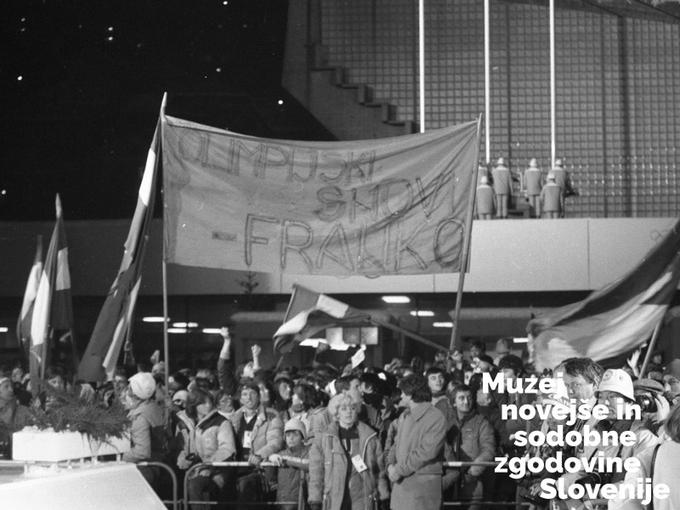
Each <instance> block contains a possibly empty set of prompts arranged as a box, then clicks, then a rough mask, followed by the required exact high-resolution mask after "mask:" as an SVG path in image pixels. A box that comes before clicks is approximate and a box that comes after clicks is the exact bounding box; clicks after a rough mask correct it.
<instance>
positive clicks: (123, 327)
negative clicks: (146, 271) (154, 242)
mask: <svg viewBox="0 0 680 510" xmlns="http://www.w3.org/2000/svg"><path fill="white" fill-rule="evenodd" d="M159 130H160V121H159V123H158V124H157V125H156V130H155V132H154V135H153V140H152V142H151V147H150V148H149V152H148V154H147V158H146V166H145V167H144V175H143V177H142V183H141V185H140V187H139V194H138V197H137V207H136V208H135V214H134V216H133V218H132V223H131V225H130V230H129V232H128V236H127V239H126V241H125V250H124V252H123V259H122V261H121V264H120V269H119V270H118V275H117V276H116V278H115V280H114V281H113V284H112V285H111V289H110V290H109V293H108V295H107V296H106V300H105V301H104V305H103V306H102V309H101V311H100V312H99V317H98V318H97V322H96V324H95V326H94V330H93V331H92V336H91V337H90V341H89V343H88V345H87V348H86V349H85V354H84V355H83V358H82V360H81V362H80V366H79V367H78V377H79V378H80V379H83V380H85V381H101V380H105V379H112V378H113V372H114V371H115V368H116V364H117V363H118V357H119V355H120V351H121V349H122V347H123V344H124V343H125V340H126V338H127V334H128V330H129V328H130V324H131V322H132V317H133V314H134V309H135V304H136V302H137V295H138V293H139V288H140V285H141V281H142V263H143V261H144V253H145V251H146V244H147V240H148V238H149V227H150V225H151V220H152V218H153V207H154V198H155V193H154V191H155V189H156V175H157V173H158V154H159V153H160V133H159Z"/></svg>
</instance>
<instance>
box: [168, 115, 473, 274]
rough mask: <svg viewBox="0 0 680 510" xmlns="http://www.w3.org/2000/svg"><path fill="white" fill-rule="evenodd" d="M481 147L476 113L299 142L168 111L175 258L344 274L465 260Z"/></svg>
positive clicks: (424, 268) (416, 270)
mask: <svg viewBox="0 0 680 510" xmlns="http://www.w3.org/2000/svg"><path fill="white" fill-rule="evenodd" d="M478 147H479V135H478V122H476V121H475V122H470V123H466V124H461V125H458V126H452V127H448V128H444V129H439V130H434V131H430V132H427V133H424V134H417V135H407V136H401V137H395V138H385V139H379V140H362V141H352V142H298V141H287V140H286V141H284V140H270V139H263V138H256V137H251V136H246V135H241V134H238V133H232V132H229V131H224V130H219V129H215V128H211V127H208V126H203V125H200V124H195V123H192V122H189V121H185V120H181V119H177V118H173V117H164V119H163V128H162V152H163V176H164V193H165V218H164V219H165V232H166V234H165V243H166V254H167V260H168V262H172V263H176V264H182V265H189V266H200V267H211V268H224V269H238V270H251V271H260V272H282V273H292V274H324V275H338V276H349V275H367V276H378V275H386V274H424V273H442V272H457V271H459V269H460V265H461V260H462V250H463V239H464V236H465V231H466V229H467V228H469V227H468V226H466V224H465V221H466V212H467V210H468V207H469V206H470V200H472V197H473V193H474V188H475V186H476V183H475V182H473V181H474V179H473V176H474V174H475V168H476V165H477V158H478Z"/></svg>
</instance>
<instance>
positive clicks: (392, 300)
mask: <svg viewBox="0 0 680 510" xmlns="http://www.w3.org/2000/svg"><path fill="white" fill-rule="evenodd" d="M382 300H383V301H384V302H385V303H389V304H391V305H394V304H400V303H410V302H411V299H410V298H409V297H408V296H383V297H382Z"/></svg>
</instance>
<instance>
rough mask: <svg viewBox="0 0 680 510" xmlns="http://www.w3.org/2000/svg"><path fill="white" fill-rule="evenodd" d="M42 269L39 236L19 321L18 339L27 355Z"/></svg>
mask: <svg viewBox="0 0 680 510" xmlns="http://www.w3.org/2000/svg"><path fill="white" fill-rule="evenodd" d="M42 268H43V246H42V236H38V241H37V244H36V249H35V258H34V259H33V265H32V266H31V272H30V273H29V274H28V281H27V282H26V290H25V291H24V301H23V303H22V304H21V312H20V313H19V320H18V321H17V338H18V339H19V341H20V342H21V345H22V346H23V347H24V348H25V349H26V352H27V353H28V350H29V348H30V343H31V319H32V318H33V305H34V303H35V297H36V295H37V294H38V285H39V284H40V276H41V275H42Z"/></svg>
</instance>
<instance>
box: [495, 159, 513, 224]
mask: <svg viewBox="0 0 680 510" xmlns="http://www.w3.org/2000/svg"><path fill="white" fill-rule="evenodd" d="M491 176H492V177H493V190H494V193H495V194H496V207H497V209H496V216H497V217H498V218H501V219H502V218H507V217H508V204H509V202H510V195H512V175H511V174H510V169H509V168H508V167H507V166H505V160H504V159H503V158H498V161H497V162H496V166H495V167H494V169H493V170H492V171H491Z"/></svg>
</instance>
